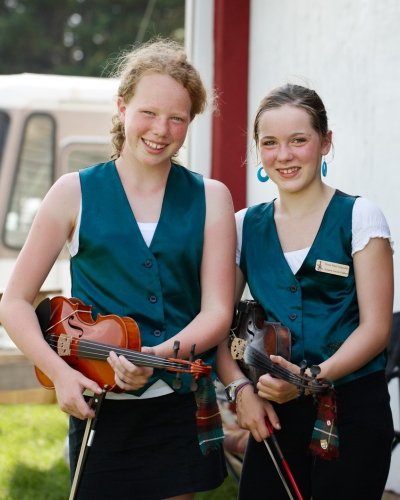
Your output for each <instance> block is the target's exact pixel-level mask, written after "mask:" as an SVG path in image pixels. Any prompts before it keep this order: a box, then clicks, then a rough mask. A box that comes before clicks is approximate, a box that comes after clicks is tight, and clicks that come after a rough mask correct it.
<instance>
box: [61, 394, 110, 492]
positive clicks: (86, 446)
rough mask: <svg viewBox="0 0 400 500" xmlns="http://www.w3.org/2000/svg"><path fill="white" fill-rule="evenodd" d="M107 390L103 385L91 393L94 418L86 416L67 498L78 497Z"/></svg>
mask: <svg viewBox="0 0 400 500" xmlns="http://www.w3.org/2000/svg"><path fill="white" fill-rule="evenodd" d="M107 391H108V385H105V386H104V387H103V392H102V393H101V394H100V395H98V394H94V395H93V400H92V405H91V409H92V410H95V412H96V414H95V417H94V418H88V419H87V422H86V428H85V434H84V436H83V440H82V445H81V450H80V452H79V458H78V463H77V465H76V469H75V474H74V480H73V482H72V487H71V493H70V495H69V500H76V499H77V498H78V492H79V487H80V485H81V481H82V476H83V471H84V469H85V465H86V461H87V457H88V455H89V451H90V449H91V447H92V444H93V440H94V437H95V434H96V427H97V421H98V418H99V414H100V410H101V405H102V403H103V400H104V398H105V395H106V394H107Z"/></svg>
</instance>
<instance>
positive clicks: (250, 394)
mask: <svg viewBox="0 0 400 500" xmlns="http://www.w3.org/2000/svg"><path fill="white" fill-rule="evenodd" d="M244 287H245V278H244V276H243V273H242V271H241V270H240V268H239V267H238V266H236V286H235V302H236V303H238V302H239V300H240V299H241V297H242V294H243V290H244ZM217 375H218V378H219V379H220V381H221V382H222V383H223V384H224V385H225V386H226V385H228V384H230V383H231V382H233V381H234V380H238V379H240V378H242V377H243V372H242V371H241V369H240V368H239V365H238V364H237V362H236V361H235V360H234V359H233V358H232V356H231V353H230V350H229V347H228V339H225V340H224V341H223V342H221V344H220V345H219V346H218V353H217ZM236 411H237V417H238V424H239V426H240V427H242V429H247V430H249V431H250V432H251V433H252V434H253V437H254V439H255V440H256V441H262V440H263V439H265V438H267V437H269V432H268V429H267V426H266V425H265V417H268V418H269V420H270V422H271V424H272V425H273V426H274V428H275V429H280V428H281V427H280V424H279V420H278V416H277V415H276V413H275V411H274V409H273V407H272V405H271V404H270V403H269V402H268V401H265V400H263V399H261V398H260V397H259V396H258V395H257V394H255V393H254V389H253V386H252V385H247V386H245V387H244V388H243V389H241V391H240V393H239V397H238V401H237V404H236Z"/></svg>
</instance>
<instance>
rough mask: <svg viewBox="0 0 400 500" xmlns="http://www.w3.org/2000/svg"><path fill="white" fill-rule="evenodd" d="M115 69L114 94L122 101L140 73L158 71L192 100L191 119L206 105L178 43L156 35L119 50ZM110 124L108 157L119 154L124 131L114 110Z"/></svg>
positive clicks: (201, 88)
mask: <svg viewBox="0 0 400 500" xmlns="http://www.w3.org/2000/svg"><path fill="white" fill-rule="evenodd" d="M115 68H116V69H115V70H114V71H113V74H112V76H113V77H115V78H118V79H119V80H120V86H119V88H118V97H122V98H123V99H124V102H125V103H126V104H128V103H129V101H130V100H131V99H132V97H133V96H134V95H135V90H136V86H137V84H138V83H139V80H140V79H141V78H142V76H144V75H145V74H148V73H159V74H164V75H169V76H170V77H172V78H173V79H174V80H176V81H177V82H179V83H180V84H181V85H182V86H183V87H184V88H185V89H186V90H187V91H188V93H189V96H190V100H191V101H192V108H191V111H190V116H191V118H192V119H193V118H194V117H195V116H196V115H198V114H200V113H203V111H204V110H205V108H206V106H207V93H206V90H205V88H204V85H203V83H202V81H201V78H200V75H199V73H198V71H197V70H196V69H195V68H194V66H193V65H192V64H191V63H190V62H189V61H188V59H187V55H186V52H185V51H184V49H183V47H182V45H181V44H180V43H178V42H175V41H173V40H169V39H160V38H157V39H155V40H150V41H149V42H147V43H145V44H143V45H140V46H139V47H137V48H134V49H133V50H130V51H127V52H124V53H122V54H121V55H120V56H119V57H118V58H117V60H116V62H115ZM112 123H113V127H112V129H111V134H112V138H111V148H112V154H111V158H113V159H115V158H118V157H119V156H120V155H121V151H122V148H123V145H124V142H125V134H124V128H123V125H122V123H121V121H120V119H119V116H118V113H116V114H114V116H113V117H112ZM176 155H177V153H176ZM174 156H175V155H174Z"/></svg>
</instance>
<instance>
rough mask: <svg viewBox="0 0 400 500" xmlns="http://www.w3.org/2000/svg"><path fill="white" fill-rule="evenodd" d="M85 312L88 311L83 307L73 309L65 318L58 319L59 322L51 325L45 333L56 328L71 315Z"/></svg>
mask: <svg viewBox="0 0 400 500" xmlns="http://www.w3.org/2000/svg"><path fill="white" fill-rule="evenodd" d="M78 312H79V313H84V312H87V311H84V310H81V309H76V310H75V311H72V312H70V313H69V314H68V315H67V316H65V317H64V318H62V319H60V321H57V323H54V325H51V326H49V327H48V328H47V329H46V330H45V333H46V332H48V331H49V330H51V329H52V328H54V327H55V326H57V325H59V324H60V323H62V322H63V321H65V320H66V319H68V318H70V317H71V316H73V315H74V314H76V313H78Z"/></svg>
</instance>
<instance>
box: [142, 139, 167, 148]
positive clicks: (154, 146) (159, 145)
mask: <svg viewBox="0 0 400 500" xmlns="http://www.w3.org/2000/svg"><path fill="white" fill-rule="evenodd" d="M143 141H144V142H145V144H147V145H148V146H149V148H152V149H164V148H165V147H166V144H164V145H162V144H155V143H154V142H150V141H146V140H145V139H143Z"/></svg>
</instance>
